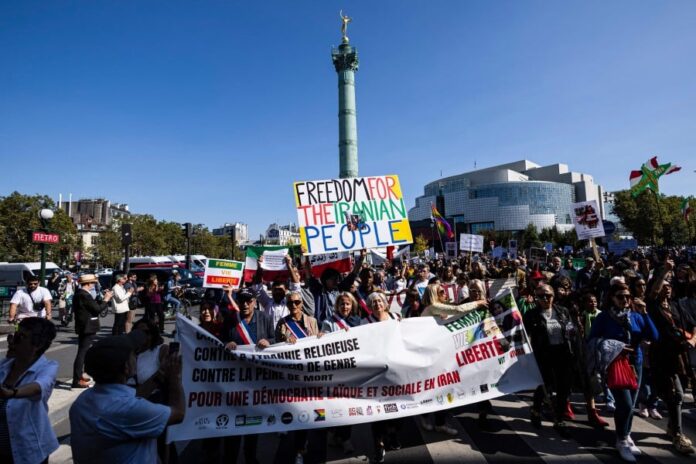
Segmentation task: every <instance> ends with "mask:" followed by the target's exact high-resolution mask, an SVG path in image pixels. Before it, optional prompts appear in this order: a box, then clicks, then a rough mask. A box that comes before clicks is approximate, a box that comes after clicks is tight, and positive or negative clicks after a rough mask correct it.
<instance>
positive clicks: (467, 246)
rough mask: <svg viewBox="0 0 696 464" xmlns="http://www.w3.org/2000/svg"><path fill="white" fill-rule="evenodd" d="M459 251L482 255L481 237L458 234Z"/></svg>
mask: <svg viewBox="0 0 696 464" xmlns="http://www.w3.org/2000/svg"><path fill="white" fill-rule="evenodd" d="M459 237H460V238H459V249H460V250H462V251H469V252H475V253H483V235H472V234H460V235H459Z"/></svg>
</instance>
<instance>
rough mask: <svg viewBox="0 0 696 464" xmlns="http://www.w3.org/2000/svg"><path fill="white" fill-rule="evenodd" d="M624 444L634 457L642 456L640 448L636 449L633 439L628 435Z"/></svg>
mask: <svg viewBox="0 0 696 464" xmlns="http://www.w3.org/2000/svg"><path fill="white" fill-rule="evenodd" d="M626 443H627V444H628V449H630V450H631V453H632V454H633V455H634V456H640V455H641V454H643V452H642V451H641V450H640V448H638V447H637V446H636V444H635V443H634V442H633V438H631V436H630V435H629V436H627V437H626Z"/></svg>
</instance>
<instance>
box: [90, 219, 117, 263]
mask: <svg viewBox="0 0 696 464" xmlns="http://www.w3.org/2000/svg"><path fill="white" fill-rule="evenodd" d="M93 248H94V250H93V252H94V254H96V255H97V256H99V262H100V263H101V264H102V265H103V266H105V267H111V268H114V269H115V268H117V267H118V265H119V264H120V263H121V259H122V258H123V246H122V245H121V228H120V227H118V228H117V227H114V226H113V225H112V226H111V227H109V228H108V229H106V230H103V231H102V232H100V233H99V237H98V238H97V243H96V245H95V246H94V247H93Z"/></svg>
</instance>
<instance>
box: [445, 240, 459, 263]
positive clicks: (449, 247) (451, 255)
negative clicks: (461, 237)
mask: <svg viewBox="0 0 696 464" xmlns="http://www.w3.org/2000/svg"><path fill="white" fill-rule="evenodd" d="M445 251H446V252H447V259H457V242H447V243H445Z"/></svg>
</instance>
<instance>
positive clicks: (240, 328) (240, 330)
mask: <svg viewBox="0 0 696 464" xmlns="http://www.w3.org/2000/svg"><path fill="white" fill-rule="evenodd" d="M237 335H239V338H241V339H242V341H244V343H243V345H256V334H252V333H251V331H250V330H249V325H248V324H247V323H246V321H245V320H244V319H241V318H240V319H239V324H237Z"/></svg>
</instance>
